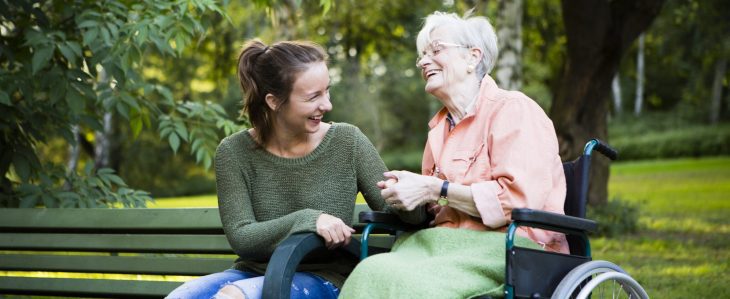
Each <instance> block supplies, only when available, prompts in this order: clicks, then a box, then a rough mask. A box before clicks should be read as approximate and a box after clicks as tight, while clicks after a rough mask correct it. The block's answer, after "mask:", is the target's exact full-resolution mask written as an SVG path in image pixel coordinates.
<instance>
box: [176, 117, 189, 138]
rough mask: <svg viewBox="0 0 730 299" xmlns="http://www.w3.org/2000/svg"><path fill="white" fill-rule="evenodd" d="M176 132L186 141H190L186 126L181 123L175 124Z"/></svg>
mask: <svg viewBox="0 0 730 299" xmlns="http://www.w3.org/2000/svg"><path fill="white" fill-rule="evenodd" d="M175 132H176V133H177V135H179V136H180V138H182V139H183V140H185V141H188V129H187V128H185V124H184V123H183V122H181V121H177V122H175Z"/></svg>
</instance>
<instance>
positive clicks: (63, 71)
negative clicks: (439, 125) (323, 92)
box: [0, 0, 730, 206]
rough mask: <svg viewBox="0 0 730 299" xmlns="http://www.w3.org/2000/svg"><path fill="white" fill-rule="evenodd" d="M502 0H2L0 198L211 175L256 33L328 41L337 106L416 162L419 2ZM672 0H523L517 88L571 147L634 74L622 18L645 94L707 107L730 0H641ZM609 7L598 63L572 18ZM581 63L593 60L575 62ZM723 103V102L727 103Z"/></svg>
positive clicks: (78, 194)
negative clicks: (641, 44)
mask: <svg viewBox="0 0 730 299" xmlns="http://www.w3.org/2000/svg"><path fill="white" fill-rule="evenodd" d="M504 1H507V0H498V1H487V0H482V1H478V0H473V1H455V0H451V1H449V0H446V1H443V0H438V1H437V0H432V1H422V2H419V3H418V4H417V5H414V4H413V3H412V2H411V1H405V0H399V1H383V0H360V1H354V0H348V1H328V0H322V1H280V0H269V1H266V0H257V1H253V2H246V1H232V2H230V3H229V2H227V1H224V2H216V1H210V0H184V1H183V0H178V1H169V2H158V1H152V0H146V1H128V0H105V1H100V2H97V1H11V0H0V65H2V66H3V67H2V69H1V70H0V114H1V115H2V119H0V130H1V132H2V135H1V136H2V137H0V172H2V173H3V177H2V178H1V180H0V204H1V205H4V206H34V205H36V204H45V205H46V206H108V205H113V204H115V203H121V204H122V205H126V206H143V205H144V202H145V201H147V200H149V199H150V198H151V197H160V196H173V195H187V194H198V193H211V192H214V178H213V176H212V171H210V169H209V167H210V165H211V161H212V159H213V153H214V151H215V147H216V145H217V144H218V142H219V140H220V139H221V138H223V137H224V136H225V135H228V134H230V133H231V132H234V131H236V130H240V129H241V128H242V127H245V126H246V120H245V119H241V118H239V110H240V109H241V106H240V99H241V92H240V90H239V85H238V82H237V78H236V75H235V74H236V70H235V69H236V58H237V55H238V51H239V50H240V47H241V45H243V44H244V42H245V41H246V40H248V39H251V38H260V39H262V40H263V41H264V42H267V43H272V42H275V41H279V40H283V39H308V40H313V41H316V42H318V43H320V44H321V45H323V46H324V47H325V48H326V50H327V52H328V54H329V56H330V61H329V65H330V75H331V78H332V84H333V86H332V89H331V95H332V101H333V106H334V109H333V111H332V112H331V113H329V114H328V115H327V116H326V118H327V119H328V120H331V121H342V122H349V123H353V124H355V125H357V126H359V127H360V128H361V129H362V130H363V132H365V134H366V135H367V136H368V137H370V139H371V140H372V141H373V143H374V144H375V145H376V146H377V148H378V149H379V150H381V153H383V154H384V155H387V156H391V157H404V158H403V159H390V160H387V161H391V162H392V163H390V162H389V166H390V167H392V168H402V167H411V169H415V168H417V167H418V165H419V164H417V163H412V162H408V163H405V162H404V163H401V162H403V161H405V160H408V161H413V160H418V159H407V158H408V157H411V156H414V155H419V153H420V151H421V150H422V149H423V145H424V143H425V138H426V133H427V122H428V120H429V119H430V117H431V116H432V115H433V113H434V112H435V111H436V110H437V109H438V108H439V103H438V101H436V100H435V99H433V98H432V97H431V96H430V95H428V94H426V93H425V92H424V90H423V82H422V79H421V78H420V72H419V71H418V70H417V69H416V68H415V63H414V61H415V58H416V53H415V52H416V51H415V38H416V34H417V33H418V30H419V29H420V26H421V25H422V22H423V19H424V18H425V17H426V16H427V15H428V14H430V13H432V12H433V11H435V10H441V11H448V12H456V13H458V14H463V13H464V12H466V11H467V10H469V9H472V8H474V9H475V11H474V12H475V14H477V15H483V16H487V17H488V18H490V20H492V22H493V24H494V25H495V27H497V28H499V26H500V24H499V23H495V20H496V19H497V18H496V16H497V9H498V8H499V7H501V6H500V4H501V3H500V2H504ZM662 2H664V1H649V0H643V1H607V0H592V1H588V2H585V3H584V2H582V1H571V0H563V1H560V0H534V1H523V6H524V7H523V9H522V15H521V16H519V18H521V23H522V33H521V36H522V39H523V42H522V44H523V47H522V60H521V61H522V62H521V64H522V72H521V73H522V91H523V92H525V93H526V94H527V95H528V96H530V97H531V98H533V99H534V100H536V101H537V102H538V103H539V104H540V105H541V106H542V107H543V108H544V109H545V110H546V111H549V112H550V115H551V117H552V118H553V120H554V122H555V124H556V128H557V130H558V132H559V133H560V134H561V136H563V138H562V139H561V146H563V147H564V153H565V158H572V157H575V153H576V151H577V150H578V148H579V147H580V145H581V144H582V143H583V142H585V140H583V139H584V138H586V136H590V137H600V138H607V134H606V129H605V125H606V123H607V122H608V121H609V118H608V114H609V108H610V106H609V105H610V101H608V96H609V93H608V92H609V89H608V88H609V86H610V85H608V84H610V78H612V76H613V73H615V72H616V71H618V72H619V74H620V75H621V78H622V80H623V81H622V82H623V83H624V84H626V85H627V86H630V84H632V83H631V82H632V81H631V78H632V76H634V74H633V73H632V72H633V71H632V67H633V63H634V61H633V60H632V58H631V55H627V53H631V52H633V51H635V49H634V48H635V47H634V46H633V44H634V43H633V38H625V39H615V40H612V39H611V38H616V37H617V36H621V35H620V34H618V33H619V32H621V30H628V29H626V28H633V29H631V30H632V31H631V34H629V35H638V34H639V33H641V32H643V31H645V30H648V31H647V35H646V36H647V39H646V41H647V75H646V77H647V82H646V84H647V85H646V94H647V99H648V100H647V101H646V105H647V108H648V109H658V110H661V109H664V110H671V109H680V108H677V107H685V106H690V107H695V108H693V109H691V110H692V111H702V112H701V113H700V112H697V114H698V115H699V114H701V115H702V119H703V120H705V119H707V117H706V115H707V109H708V108H709V97H710V93H709V91H708V90H709V84H710V81H712V80H711V79H712V76H713V73H712V71H713V70H715V69H716V68H715V67H714V66H715V61H717V60H718V59H721V58H727V56H728V55H727V54H728V42H727V37H726V32H728V30H727V29H728V28H727V27H728V21H726V20H724V18H725V17H726V16H727V15H730V14H729V13H728V8H727V7H728V4H726V3H725V2H723V1H721V0H711V1H699V0H667V1H666V2H667V3H666V5H665V6H666V8H665V9H664V10H663V11H662V13H661V14H659V15H658V16H656V13H658V12H659V10H658V8H656V7H655V6H652V7H653V8H651V7H650V8H649V9H648V10H646V7H645V6H642V5H654V4H657V5H659V7H660V6H661V3H662ZM652 3H653V4H652ZM642 9H643V10H644V11H649V12H655V14H653V15H652V14H648V15H647V19H645V20H644V21H642V22H641V23H639V24H638V25H640V26H638V27H636V25H637V24H634V23H630V22H629V21H630V16H631V15H632V14H638V13H639V12H641V11H642ZM655 16H656V21H655V22H654V23H653V25H651V24H652V20H653V19H654V17H655ZM604 17H605V19H602V18H604ZM601 20H608V21H607V22H606V23H600V24H599V22H602V21H601ZM601 24H603V25H601ZM679 24H681V26H680V25H679ZM599 25H600V26H604V25H605V26H604V27H602V28H603V29H606V28H608V29H609V30H608V31H601V32H603V33H596V34H595V36H594V37H595V38H596V39H600V38H604V39H603V40H602V41H601V42H596V43H595V45H609V46H611V45H612V41H613V43H614V44H613V46H611V47H609V48H611V49H613V50H616V52H611V54H610V55H608V56H610V57H609V59H608V60H606V61H605V62H604V63H600V61H599V60H598V59H593V60H591V59H585V58H587V57H590V56H584V57H583V60H576V58H577V56H580V55H583V54H586V53H588V52H586V51H585V49H584V48H581V46H578V47H577V48H576V45H578V44H576V42H580V40H581V38H583V37H577V36H579V35H580V34H579V35H575V30H576V28H578V29H581V28H582V30H589V29H591V28H593V29H596V28H597V26H599ZM650 25H651V27H650ZM632 26H633V27H632ZM647 28H648V29H647ZM571 32H573V33H571ZM596 32H598V31H596ZM589 37H590V35H589ZM608 37H610V38H608ZM629 37H630V36H629ZM576 38H577V39H576ZM585 41H586V40H583V42H585ZM688 45H689V46H688ZM591 53H592V52H591ZM596 53H599V52H596ZM603 53H604V54H606V53H608V52H603ZM624 58H625V59H624ZM576 66H581V67H582V68H583V70H584V71H585V72H583V71H581V72H580V74H583V75H582V77H580V78H581V79H576V78H577V77H575V70H576ZM571 72H573V73H571ZM571 74H573V75H571ZM586 74H588V75H586ZM598 74H600V75H598ZM583 77H585V78H583ZM604 77H605V78H604ZM596 78H600V79H598V81H591V80H596ZM606 78H607V80H608V81H606V82H604V81H605V80H604V79H606ZM722 78H724V79H723V81H721V82H722V85H721V87H722V89H721V90H723V91H727V86H728V80H727V75H726V74H723V77H722ZM579 81H580V82H582V83H581V84H578V82H579ZM607 82H608V83H607ZM579 86H584V87H586V88H583V87H580V88H579ZM576 90H583V91H590V92H588V93H584V94H578V93H575V91H576ZM622 90H623V91H624V92H625V93H630V92H631V90H632V89H631V88H630V87H628V88H623V89H622ZM724 95H725V96H723V99H726V98H727V92H725V93H724ZM625 98H632V97H625ZM579 103H581V104H579ZM722 103H723V104H722V106H721V112H722V113H720V120H721V121H727V120H728V116H730V113H728V112H727V109H728V108H727V107H728V104H727V101H726V100H725V101H724V102H722ZM625 106H628V107H630V106H632V105H629V104H627V105H625ZM106 114H111V115H112V122H111V125H112V128H111V134H109V136H110V139H111V142H110V144H111V145H110V150H111V155H110V157H111V159H110V162H109V164H108V165H102V166H103V167H108V168H109V169H111V170H107V169H104V168H102V167H97V166H98V165H93V166H94V167H92V166H89V165H91V164H93V163H94V162H93V160H94V155H95V153H94V150H93V146H94V145H96V144H98V143H100V140H98V139H97V138H96V137H95V135H94V133H96V132H99V131H102V130H103V125H104V122H103V119H104V115H106ZM698 119H699V116H698ZM571 126H573V127H571ZM575 126H577V128H580V127H581V126H582V129H579V130H578V131H576V129H575V128H576V127H575ZM74 127H76V128H77V129H78V131H74ZM76 132H78V133H76ZM575 132H578V134H576V133H575ZM565 140H569V142H566V141H565ZM69 145H71V146H73V145H76V146H78V147H79V148H81V149H82V150H81V154H80V157H81V163H80V165H79V166H78V169H77V168H76V167H73V169H68V166H64V165H65V164H67V161H68V160H69V156H70V155H71V150H70V146H69ZM178 151H185V152H189V153H190V155H187V154H186V155H176V154H175V153H176V152H178ZM413 153H415V154H413ZM413 165H415V167H413ZM122 178H123V180H122ZM606 179H607V177H602V178H599V180H604V182H605V180H606ZM604 185H605V184H604ZM599 189H600V188H599ZM140 190H145V191H147V192H145V191H140ZM89 194H96V195H93V196H91V195H89ZM596 194H598V195H596V196H598V197H602V196H603V198H604V199H605V194H604V195H601V192H600V191H599V192H598V193H596Z"/></svg>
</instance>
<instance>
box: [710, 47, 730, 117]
mask: <svg viewBox="0 0 730 299" xmlns="http://www.w3.org/2000/svg"><path fill="white" fill-rule="evenodd" d="M726 69H727V57H722V58H720V59H718V60H717V61H716V62H715V80H713V82H712V104H711V105H710V123H711V124H713V125H714V124H717V123H718V122H719V121H720V109H722V105H721V104H722V79H723V78H725V70H726Z"/></svg>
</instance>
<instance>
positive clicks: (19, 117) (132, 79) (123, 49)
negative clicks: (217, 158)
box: [0, 0, 236, 206]
mask: <svg viewBox="0 0 730 299" xmlns="http://www.w3.org/2000/svg"><path fill="white" fill-rule="evenodd" d="M0 11H2V13H1V15H0V18H1V19H2V24H1V25H0V27H1V28H0V29H1V31H2V35H1V37H2V40H1V41H0V47H1V48H0V64H2V65H3V68H2V70H0V90H2V92H0V113H1V114H2V115H3V118H2V120H1V121H0V129H1V130H2V133H3V134H2V138H0V145H1V149H0V151H2V154H1V155H0V173H2V178H1V179H2V185H1V186H0V188H1V191H2V192H1V193H0V194H2V198H1V200H2V201H3V202H4V203H3V204H4V205H13V202H14V201H15V202H17V201H18V200H20V201H22V202H26V203H27V202H31V199H30V197H28V196H32V195H27V194H33V193H27V192H23V191H22V190H19V189H18V187H19V186H29V185H36V187H37V188H39V189H41V190H49V191H54V192H70V193H74V194H76V195H77V196H78V197H79V198H82V197H84V196H86V195H88V194H87V193H89V194H90V193H91V191H90V190H92V189H93V188H94V187H95V186H96V187H100V186H102V185H100V184H91V183H89V182H88V181H87V180H91V179H93V178H94V174H93V173H94V172H93V171H92V172H89V173H87V174H86V175H87V176H86V177H84V179H78V178H76V177H74V176H73V173H74V172H75V170H71V172H70V173H71V175H68V176H66V175H63V176H65V180H66V183H67V184H66V187H65V188H63V190H64V191H59V190H56V189H55V187H53V185H52V184H53V181H54V180H47V179H44V178H45V177H47V176H48V175H47V174H46V173H50V172H52V171H53V170H52V169H51V168H47V167H44V166H42V163H41V162H40V160H39V159H38V156H37V153H36V151H37V147H38V146H39V145H40V144H43V143H45V142H47V141H48V140H49V139H50V138H52V137H53V136H62V137H63V138H64V139H65V140H66V141H67V142H68V143H70V144H74V143H75V136H74V134H73V133H72V126H73V125H78V126H81V127H82V130H101V123H100V119H101V116H102V115H103V114H104V113H113V114H115V115H117V116H121V117H122V118H123V119H125V120H127V121H128V122H129V125H130V127H131V128H132V131H133V132H134V134H133V135H134V137H136V136H138V134H139V132H140V131H141V130H142V128H143V127H148V128H150V127H151V126H152V122H153V121H154V120H156V118H157V117H159V118H160V120H161V124H160V126H159V131H160V134H161V135H162V137H163V138H166V139H167V140H168V142H169V144H170V146H171V147H172V148H173V150H176V149H177V148H178V147H179V144H180V142H182V141H185V142H190V143H192V144H193V145H194V146H193V147H192V148H191V150H192V153H193V154H194V155H195V156H196V159H197V160H198V161H200V162H202V163H203V164H204V165H206V166H207V167H209V166H210V160H211V157H212V154H213V150H212V149H214V148H215V145H216V144H217V141H218V138H217V136H216V138H212V137H211V136H212V135H216V134H217V132H218V130H222V131H226V133H230V131H232V130H235V128H236V126H235V125H233V123H232V122H231V121H230V120H228V119H227V118H226V117H225V112H223V110H222V109H221V107H220V106H219V105H218V104H215V103H205V104H198V103H191V102H189V101H179V100H177V101H176V100H175V99H174V98H173V96H172V94H171V92H170V90H169V89H168V88H166V87H165V86H163V85H159V84H154V83H149V82H147V81H146V80H145V78H144V77H143V76H142V74H141V73H140V72H141V70H142V67H143V65H144V59H145V56H146V55H149V54H150V53H156V54H158V55H161V56H165V57H170V56H173V57H174V56H177V55H180V54H181V53H182V51H183V50H184V49H185V48H187V47H188V46H190V45H193V43H194V40H193V38H194V37H195V36H196V35H197V36H200V35H201V34H203V33H205V28H206V27H207V26H208V24H206V23H205V20H206V19H205V18H204V17H203V16H205V15H207V14H211V13H217V14H219V15H224V14H223V12H222V10H221V8H220V7H219V6H218V5H217V4H215V3H213V2H211V1H207V0H190V1H184V0H179V1H174V2H158V1H141V2H137V3H133V4H131V3H128V2H124V1H116V0H107V1H99V2H97V1H74V2H71V3H65V2H61V1H50V2H40V3H31V2H25V1H3V2H2V9H0ZM211 120H212V121H211ZM202 121H211V122H210V123H211V124H214V127H212V126H210V125H202V124H201V122H202ZM168 128H174V130H172V131H169V130H168ZM212 140H213V141H212ZM95 173H96V174H95V175H96V176H101V177H105V176H106V175H109V173H107V171H106V170H104V171H102V170H100V169H99V170H96V172H95ZM102 181H103V179H102ZM120 183H121V184H120ZM115 186H117V187H119V188H117V187H115ZM122 186H124V184H123V181H121V180H120V182H117V183H116V184H115V185H105V188H106V187H108V188H109V190H113V191H114V192H112V193H110V194H107V195H108V196H112V197H114V196H115V195H118V198H119V199H120V200H121V201H122V203H123V205H125V206H138V205H139V202H140V201H144V200H146V199H148V198H149V197H148V196H147V195H146V193H144V192H137V191H130V190H129V189H124V188H121V187H122ZM29 188H30V187H25V189H23V190H28V189H29ZM84 190H86V191H88V192H87V193H84V192H86V191H84ZM107 191H108V190H107ZM102 193H104V192H102ZM63 194H66V195H64V196H66V197H67V198H75V196H71V195H69V193H63ZM104 194H106V193H104ZM115 198H117V197H115ZM107 200H109V199H107ZM43 202H46V201H43ZM83 205H87V204H82V203H79V206H83ZM58 206H68V205H67V204H63V205H58Z"/></svg>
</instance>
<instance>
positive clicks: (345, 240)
mask: <svg viewBox="0 0 730 299" xmlns="http://www.w3.org/2000/svg"><path fill="white" fill-rule="evenodd" d="M316 225H317V234H318V235H320V236H321V237H322V238H324V243H325V246H327V248H328V249H335V248H337V247H341V246H347V244H350V237H351V236H352V233H354V232H355V229H353V228H352V227H349V226H348V225H347V224H345V222H343V221H342V219H340V218H337V217H335V216H332V215H329V214H322V215H319V218H317V224H316Z"/></svg>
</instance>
